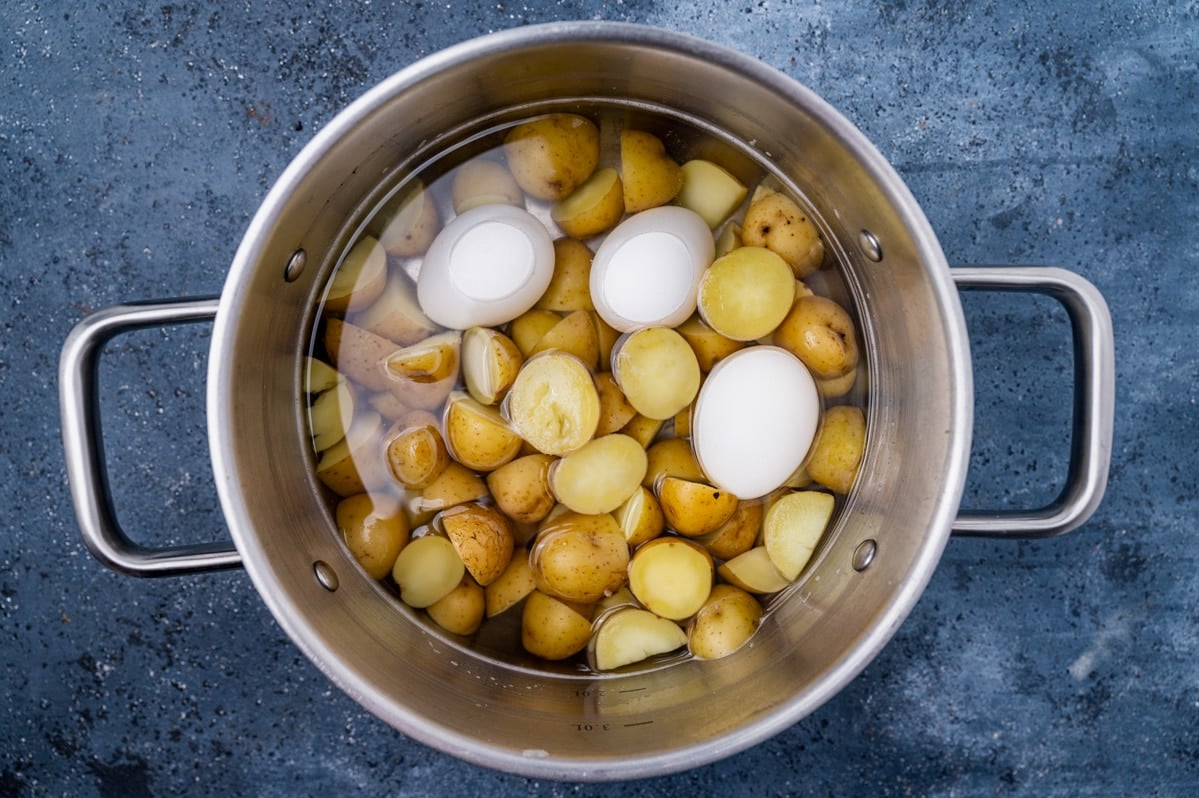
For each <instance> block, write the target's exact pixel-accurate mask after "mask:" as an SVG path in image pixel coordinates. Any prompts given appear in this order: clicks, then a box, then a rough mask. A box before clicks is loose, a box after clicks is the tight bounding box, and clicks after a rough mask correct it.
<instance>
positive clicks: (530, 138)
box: [504, 114, 599, 201]
mask: <svg viewBox="0 0 1199 798" xmlns="http://www.w3.org/2000/svg"><path fill="white" fill-rule="evenodd" d="M504 156H505V157H506V158H507V160H508V169H509V170H510V171H511V172H512V176H513V177H514V178H515V179H516V182H517V184H518V185H519V186H520V187H521V188H522V189H524V190H525V193H527V194H529V195H530V196H532V197H535V198H537V199H541V200H551V201H557V200H561V199H564V198H565V197H567V196H569V195H570V194H571V192H573V191H574V190H575V189H576V188H578V187H579V186H580V185H582V184H583V181H585V180H586V179H587V178H588V177H590V176H591V173H592V172H594V171H595V167H596V165H597V164H598V163H599V128H598V127H596V125H595V123H594V122H592V121H591V120H590V119H587V118H586V117H583V116H579V115H577V114H549V115H547V116H543V117H540V118H538V119H532V120H530V121H528V122H523V123H521V124H519V125H517V126H515V127H514V128H512V129H511V130H510V131H508V135H507V136H505V137H504Z"/></svg>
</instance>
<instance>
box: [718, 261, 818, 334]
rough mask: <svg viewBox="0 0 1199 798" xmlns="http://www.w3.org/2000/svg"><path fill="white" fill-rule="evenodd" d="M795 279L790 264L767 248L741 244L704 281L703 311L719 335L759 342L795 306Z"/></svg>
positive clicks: (719, 262)
mask: <svg viewBox="0 0 1199 798" xmlns="http://www.w3.org/2000/svg"><path fill="white" fill-rule="evenodd" d="M794 297H795V278H794V277H793V276H792V274H791V270H790V268H789V267H788V266H787V264H786V262H785V261H784V260H783V259H782V258H780V257H779V256H778V255H776V254H775V253H773V252H771V251H770V250H768V249H765V248H763V247H752V246H747V247H741V248H739V249H734V250H733V251H732V252H730V253H729V254H727V255H725V256H723V257H720V258H717V259H716V260H715V261H714V262H713V263H712V265H711V266H709V267H708V270H707V271H706V272H704V275H703V277H702V278H701V279H700V282H699V295H698V302H699V315H700V317H701V318H702V319H703V320H704V322H705V323H706V324H707V325H708V326H709V327H711V328H712V329H713V330H715V331H716V332H717V333H719V334H720V335H723V336H724V337H726V338H731V339H733V340H734V341H756V340H757V339H759V338H761V337H763V336H765V335H769V334H770V333H771V332H772V331H773V330H774V328H775V327H778V326H779V324H780V323H781V322H782V321H783V319H784V318H785V317H786V316H787V313H788V311H790V310H791V302H792V299H794Z"/></svg>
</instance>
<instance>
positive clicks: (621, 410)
mask: <svg viewBox="0 0 1199 798" xmlns="http://www.w3.org/2000/svg"><path fill="white" fill-rule="evenodd" d="M595 391H596V393H597V394H599V402H600V417H599V424H598V425H596V428H595V434H596V436H597V437H598V436H600V435H608V434H610V433H613V432H619V431H620V430H621V429H622V428H623V427H624V425H625V424H628V423H629V422H630V421H632V420H633V416H635V415H637V411H636V410H634V409H633V406H632V405H631V404H629V400H628V398H627V397H626V396H625V395H624V391H622V390H620V386H619V385H617V384H616V378H615V377H613V376H612V372H610V371H601V372H598V373H597V374H596V375H595ZM642 448H644V447H642Z"/></svg>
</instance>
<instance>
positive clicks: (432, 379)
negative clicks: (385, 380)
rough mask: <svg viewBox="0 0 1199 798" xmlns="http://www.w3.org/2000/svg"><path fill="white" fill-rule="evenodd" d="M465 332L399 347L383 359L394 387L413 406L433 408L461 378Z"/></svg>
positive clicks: (407, 403)
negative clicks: (461, 356)
mask: <svg viewBox="0 0 1199 798" xmlns="http://www.w3.org/2000/svg"><path fill="white" fill-rule="evenodd" d="M461 345H462V333H460V332H457V331H453V332H445V333H439V334H438V335H434V336H432V337H430V338H426V339H425V340H423V341H421V342H420V343H417V344H412V345H411V346H406V347H403V348H402V349H398V350H396V351H395V352H393V353H392V354H390V355H388V356H387V358H386V359H384V361H383V368H384V371H385V372H386V374H387V376H388V377H390V378H391V385H390V389H391V392H392V393H393V394H395V395H396V398H398V399H399V400H400V401H401V402H403V403H405V404H406V405H408V406H409V407H417V408H423V409H428V408H433V407H437V406H438V405H440V404H441V403H442V402H444V401H445V399H446V397H447V396H449V395H450V391H452V390H453V389H454V385H455V384H456V383H457V382H458V374H459V364H460V362H461V358H460V349H461Z"/></svg>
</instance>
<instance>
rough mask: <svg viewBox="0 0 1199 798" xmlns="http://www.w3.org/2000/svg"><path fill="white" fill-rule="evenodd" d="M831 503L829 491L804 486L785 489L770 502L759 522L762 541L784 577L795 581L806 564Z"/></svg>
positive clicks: (827, 520)
mask: <svg viewBox="0 0 1199 798" xmlns="http://www.w3.org/2000/svg"><path fill="white" fill-rule="evenodd" d="M834 504H835V500H834V499H833V497H832V495H831V494H828V493H822V492H820V491H814V490H806V491H798V492H795V493H788V494H786V495H784V496H783V497H781V498H780V499H778V500H777V501H775V502H774V503H772V504H771V505H770V509H769V510H767V511H766V519H765V521H764V522H763V523H762V545H763V546H765V547H766V553H767V554H769V555H770V561H771V562H772V563H774V567H775V568H778V569H779V573H780V574H782V575H783V578H784V579H787V580H788V581H792V582H793V581H795V579H796V577H798V576H799V574H800V572H801V571H803V568H804V566H805V565H807V564H808V560H809V559H811V557H812V552H813V551H814V550H815V548H816V544H817V543H819V542H820V538H821V536H823V535H824V530H825V527H827V526H828V522H829V519H830V518H832V516H833V506H834Z"/></svg>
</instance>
